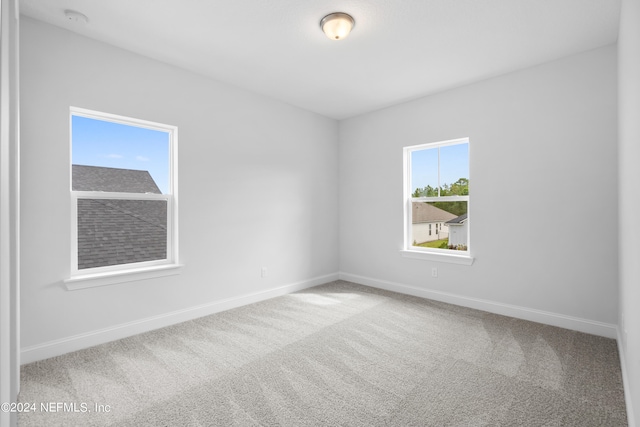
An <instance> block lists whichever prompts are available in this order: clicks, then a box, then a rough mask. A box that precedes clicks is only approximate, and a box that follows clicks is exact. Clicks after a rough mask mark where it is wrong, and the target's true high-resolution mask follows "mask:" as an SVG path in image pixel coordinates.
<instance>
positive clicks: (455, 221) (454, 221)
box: [447, 213, 467, 225]
mask: <svg viewBox="0 0 640 427" xmlns="http://www.w3.org/2000/svg"><path fill="white" fill-rule="evenodd" d="M466 220H467V214H466V213H465V214H462V215H460V216H459V217H456V218H453V219H452V220H449V221H447V224H452V225H460V224H462V223H464V222H465V221H466Z"/></svg>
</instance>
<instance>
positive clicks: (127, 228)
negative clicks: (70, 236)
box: [78, 199, 167, 270]
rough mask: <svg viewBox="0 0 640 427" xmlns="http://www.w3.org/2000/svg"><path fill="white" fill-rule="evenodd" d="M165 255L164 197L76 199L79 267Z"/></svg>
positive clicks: (151, 258)
mask: <svg viewBox="0 0 640 427" xmlns="http://www.w3.org/2000/svg"><path fill="white" fill-rule="evenodd" d="M166 258H167V202H166V200H111V199H78V270H82V269H85V268H94V267H104V266H108V265H120V264H130V263H135V262H143V261H155V260H164V259H166Z"/></svg>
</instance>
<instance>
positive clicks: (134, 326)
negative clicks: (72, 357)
mask: <svg viewBox="0 0 640 427" xmlns="http://www.w3.org/2000/svg"><path fill="white" fill-rule="evenodd" d="M334 280H338V273H334V274H328V275H325V276H318V277H314V278H311V279H308V280H304V281H301V282H297V283H292V284H289V285H285V286H280V287H277V288H273V289H268V290H265V291H261V292H255V293H252V294H246V295H240V296H237V297H233V298H227V299H224V300H219V301H213V302H209V303H206V304H202V305H198V306H195V307H190V308H186V309H183V310H178V311H173V312H170V313H166V314H162V315H159V316H153V317H148V318H146V319H140V320H136V321H134V322H128V323H123V324H120V325H115V326H112V327H109V328H104V329H99V330H96V331H92V332H87V333H84V334H79V335H74V336H70V337H67V338H62V339H58V340H53V341H48V342H45V343H42V344H38V345H34V346H30V347H25V348H23V349H22V351H21V356H20V362H21V363H22V364H23V365H24V364H26V363H31V362H36V361H38V360H43V359H48V358H50V357H54V356H59V355H61V354H65V353H69V352H72V351H77V350H82V349H83V348H88V347H93V346H95V345H99V344H104V343H107V342H110V341H115V340H119V339H122V338H126V337H129V336H132V335H136V334H140V333H143V332H148V331H152V330H154V329H159V328H164V327H166V326H171V325H175V324H177V323H181V322H186V321H188V320H193V319H197V318H199V317H203V316H208V315H210V314H214V313H219V312H221V311H225V310H230V309H232V308H236V307H241V306H243V305H247V304H253V303H256V302H259V301H264V300H267V299H270V298H274V297H277V296H280V295H286V294H289V293H291V292H295V291H300V290H303V289H307V288H311V287H313V286H318V285H321V284H323V283H328V282H332V281H334Z"/></svg>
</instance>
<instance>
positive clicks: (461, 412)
mask: <svg viewBox="0 0 640 427" xmlns="http://www.w3.org/2000/svg"><path fill="white" fill-rule="evenodd" d="M20 401H21V402H23V403H34V404H35V405H37V408H36V409H37V410H36V411H34V412H29V413H22V414H20V416H19V425H20V426H24V427H27V426H106V425H109V426H225V427H226V426H580V427H588V426H606V427H614V426H625V425H627V424H626V413H625V404H624V395H623V388H622V380H621V372H620V365H619V359H618V353H617V347H616V343H615V341H614V340H610V339H606V338H601V337H597V336H592V335H587V334H583V333H579V332H574V331H569V330H566V329H560V328H556V327H551V326H545V325H541V324H536V323H532V322H527V321H523V320H518V319H513V318H509V317H504V316H498V315H494V314H489V313H486V312H482V311H477V310H472V309H467V308H461V307H457V306H453V305H449V304H444V303H440V302H434V301H430V300H426V299H421V298H416V297H411V296H406V295H401V294H397V293H393V292H387V291H382V290H378V289H372V288H368V287H364V286H359V285H355V284H352V283H348V282H343V281H338V282H334V283H329V284H326V285H322V286H318V287H315V288H311V289H307V290H304V291H301V292H297V293H293V294H289V295H285V296H282V297H278V298H274V299H271V300H268V301H263V302H260V303H257V304H253V305H250V306H245V307H241V308H237V309H234V310H230V311H226V312H223V313H218V314H215V315H212V316H208V317H204V318H200V319H197V320H193V321H190V322H186V323H182V324H179V325H176V326H172V327H168V328H164V329H161V330H157V331H153V332H149V333H145V334H142V335H137V336H134V337H130V338H126V339H123V340H119V341H116V342H112V343H108V344H104V345H100V346H97V347H93V348H89V349H86V350H82V351H78V352H74V353H70V354H67V355H63V356H59V357H55V358H52V359H48V360H44V361H40V362H36V363H32V364H29V365H26V366H23V368H22V390H21V393H20ZM52 403H54V404H55V405H54V409H55V410H56V411H55V412H51V411H50V412H46V411H43V410H42V407H41V405H42V404H44V405H45V407H47V405H48V406H49V407H51V404H52ZM60 403H63V404H64V403H66V404H67V407H65V406H64V405H63V406H60V405H59V404H60ZM96 405H98V406H96ZM107 410H108V411H107ZM74 411H75V412H74Z"/></svg>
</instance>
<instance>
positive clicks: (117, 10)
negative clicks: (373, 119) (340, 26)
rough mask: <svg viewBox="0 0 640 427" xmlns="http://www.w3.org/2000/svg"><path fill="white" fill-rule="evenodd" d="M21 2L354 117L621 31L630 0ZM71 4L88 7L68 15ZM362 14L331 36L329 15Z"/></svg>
mask: <svg viewBox="0 0 640 427" xmlns="http://www.w3.org/2000/svg"><path fill="white" fill-rule="evenodd" d="M20 7H21V12H22V14H24V15H27V16H29V17H32V18H35V19H39V20H42V21H45V22H49V23H51V24H54V25H58V26H60V27H63V28H67V29H69V30H71V31H74V32H76V33H79V34H82V35H85V36H87V37H91V38H94V39H97V40H101V41H103V42H106V43H110V44H113V45H115V46H119V47H122V48H124V49H127V50H130V51H132V52H136V53H139V54H141V55H145V56H148V57H151V58H155V59H158V60H160V61H164V62H167V63H170V64H174V65H177V66H180V67H183V68H186V69H189V70H192V71H195V72H197V73H199V74H203V75H206V76H209V77H211V78H213V79H216V80H219V81H222V82H226V83H229V84H232V85H235V86H238V87H241V88H245V89H248V90H251V91H254V92H257V93H261V94H264V95H266V96H269V97H272V98H275V99H279V100H281V101H284V102H286V103H289V104H292V105H295V106H298V107H301V108H304V109H307V110H310V111H314V112H317V113H319V114H322V115H325V116H327V117H332V118H336V119H343V118H347V117H352V116H355V115H359V114H362V113H366V112H369V111H373V110H377V109H380V108H384V107H387V106H390V105H393V104H397V103H399V102H403V101H407V100H410V99H415V98H418V97H421V96H424V95H428V94H431V93H434V92H439V91H442V90H445V89H449V88H453V87H456V86H460V85H464V84H467V83H471V82H474V81H478V80H482V79H485V78H488V77H492V76H496V75H500V74H503V73H506V72H509V71H513V70H517V69H521V68H525V67H529V66H532V65H536V64H540V63H543V62H547V61H550V60H553V59H557V58H560V57H563V56H567V55H571V54H574V53H578V52H582V51H585V50H589V49H593V48H596V47H599V46H603V45H606V44H610V43H614V42H616V40H617V34H618V21H619V14H620V0H343V1H337V0H314V1H304V0H242V1H240V0H236V1H222V0H179V1H177V0H108V1H98V0H93V1H87V0H46V1H45V0H20ZM65 9H73V10H77V11H79V12H82V13H83V14H85V15H87V16H88V17H89V22H88V23H87V24H81V23H78V22H73V21H69V20H67V19H66V18H65V16H64V13H63V12H64V10H65ZM336 11H340V12H347V13H349V14H351V15H352V16H353V17H354V18H355V20H356V25H355V28H354V30H353V32H352V33H351V35H350V36H349V37H348V38H346V39H344V40H342V41H332V40H329V39H328V38H327V37H326V36H325V35H324V34H323V33H322V31H321V30H320V28H319V22H320V19H321V18H322V17H323V16H325V15H326V14H328V13H331V12H336Z"/></svg>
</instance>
